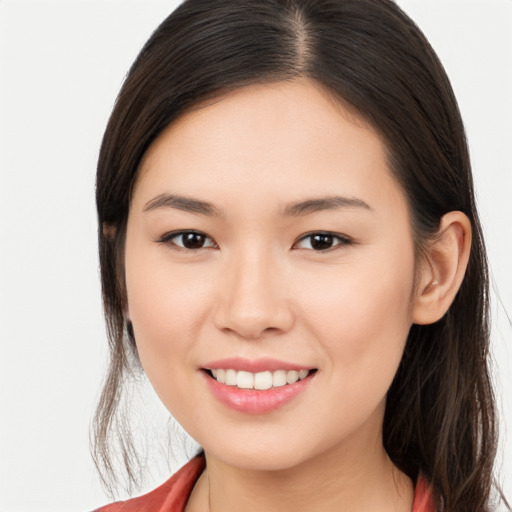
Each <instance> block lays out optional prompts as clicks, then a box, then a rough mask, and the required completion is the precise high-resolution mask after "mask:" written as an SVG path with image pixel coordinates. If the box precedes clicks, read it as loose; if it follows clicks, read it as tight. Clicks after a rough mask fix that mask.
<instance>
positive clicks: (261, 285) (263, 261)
mask: <svg viewBox="0 0 512 512" xmlns="http://www.w3.org/2000/svg"><path fill="white" fill-rule="evenodd" d="M223 274H224V275H222V276H220V279H219V283H220V285H219V290H218V293H219V301H218V306H217V308H216V310H215V318H214V322H215V325H216V327H217V328H218V329H220V330H222V331H224V332H228V333H235V334H237V335H238V336H240V337H243V338H246V339H252V340H255V339H259V338H262V337H264V336H267V335H270V334H279V333H284V332H286V331H288V330H289V329H290V328H291V327H292V325H293V322H294V315H293V311H292V308H291V304H290V301H289V300H288V297H287V287H286V284H285V281H286V279H285V277H284V275H283V272H282V271H281V272H280V271H279V268H278V265H276V264H275V262H272V260H271V258H270V257H268V256H265V255H263V254H259V255H258V254H247V253H245V254H244V255H240V256H239V257H238V258H232V261H229V262H226V268H225V270H224V272H223Z"/></svg>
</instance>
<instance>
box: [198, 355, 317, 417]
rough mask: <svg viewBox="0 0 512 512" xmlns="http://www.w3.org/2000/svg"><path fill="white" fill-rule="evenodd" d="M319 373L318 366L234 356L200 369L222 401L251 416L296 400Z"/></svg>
mask: <svg viewBox="0 0 512 512" xmlns="http://www.w3.org/2000/svg"><path fill="white" fill-rule="evenodd" d="M278 364H279V366H278ZM231 365H233V366H235V368H233V367H232V366H231ZM240 367H242V368H240ZM265 367H266V369H265ZM250 370H253V371H250ZM317 372H318V370H317V368H310V369H307V368H304V367H300V366H297V367H294V366H293V365H290V364H287V363H283V362H277V361H275V360H273V361H271V360H260V361H256V362H249V361H247V360H245V361H243V360H239V359H237V360H233V359H231V360H223V361H221V362H217V363H212V364H210V365H207V366H206V367H204V368H201V373H202V374H203V375H204V379H205V382H206V385H207V387H208V389H209V390H210V392H211V393H212V394H213V396H214V397H215V398H216V399H217V400H218V401H219V402H220V403H221V404H223V405H224V406H227V407H228V408H229V409H231V410H233V411H236V412H237V413H244V414H250V415H255V414H266V413H271V412H273V411H276V410H277V409H280V408H281V407H282V406H284V405H285V404H287V403H289V402H292V401H293V402H294V403H296V402H295V401H296V400H297V399H298V397H300V396H301V395H304V393H306V391H307V389H308V388H310V386H311V383H312V382H313V381H314V380H315V379H314V377H315V376H316V374H317Z"/></svg>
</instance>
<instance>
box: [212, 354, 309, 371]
mask: <svg viewBox="0 0 512 512" xmlns="http://www.w3.org/2000/svg"><path fill="white" fill-rule="evenodd" d="M204 368H206V369H207V370H218V369H223V370H229V369H232V370H236V371H237V372H238V371H245V372H251V373H258V372H267V371H268V372H275V371H277V370H286V371H289V370H297V371H299V370H312V369H313V368H311V367H310V366H303V365H300V364H293V363H287V362H285V361H279V360H277V359H271V358H262V359H255V360H254V361H251V360H250V359H243V358H241V357H230V358H227V359H219V360H217V361H212V362H210V363H206V364H205V365H204Z"/></svg>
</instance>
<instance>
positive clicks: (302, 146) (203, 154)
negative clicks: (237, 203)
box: [135, 79, 397, 200]
mask: <svg viewBox="0 0 512 512" xmlns="http://www.w3.org/2000/svg"><path fill="white" fill-rule="evenodd" d="M386 155H387V149H386V147H385V144H384V142H383V141H382V139H381V137H380V136H379V135H378V134H377V132H376V131H375V130H374V129H373V128H372V127H371V126H370V125H369V124H368V123H367V122H366V121H365V120H364V119H363V118H362V117H360V116H358V115H357V114H355V113H354V112H353V111H351V110H349V109H348V108H347V107H346V106H344V105H343V104H342V103H341V102H338V101H336V100H335V99H334V98H333V97H332V96H331V95H329V94H328V93H327V92H326V91H325V90H323V89H322V88H321V87H320V86H318V85H317V84H315V83H314V82H311V81H308V80H303V79H301V80H295V81H289V82H279V83H271V84H258V85H251V86H247V87H244V88H241V89H237V90H235V91H232V92H229V93H227V94H225V95H222V96H220V97H218V98H216V99H214V100H209V101H205V102H202V103H200V104H197V105H196V106H195V107H194V108H192V109H191V110H190V111H188V112H187V113H186V114H184V115H182V116H181V117H180V118H179V119H178V120H177V121H176V122H174V123H172V124H171V125H170V126H169V127H168V128H167V129H166V130H165V131H164V132H163V133H162V134H161V135H160V136H159V137H158V138H157V139H156V141H155V142H154V143H153V144H152V146H151V147H150V148H149V150H148V151H147V153H146V155H145V156H144V158H143V160H142V162H141V165H140V168H139V177H138V183H137V186H136V187H135V192H136V193H137V191H141V190H142V191H143V192H144V195H145V196H146V198H147V199H149V198H148V197H147V195H148V194H150V193H156V192H158V191H159V190H160V192H177V193H181V192H183V193H187V194H189V193H190V192H191V191H193V192H194V194H195V195H197V194H199V195H205V196H209V195H211V194H212V193H217V192H218V193H221V192H222V193H224V194H225V195H226V197H227V196H228V195H230V194H231V196H232V197H233V198H234V199H236V198H239V197H241V196H243V192H244V191H246V192H250V193H251V196H258V194H259V193H261V194H266V195H267V196H268V195H275V196H276V197H277V198H278V199H279V196H287V197H286V199H288V200H293V199H300V197H299V196H301V195H304V193H305V192H306V191H311V192H315V193H318V194H323V195H325V194H330V193H331V194H332V193H333V192H339V193H344V194H345V195H346V194H351V195H357V196H361V195H368V194H369V195H372V193H375V194H377V193H378V192H379V191H383V186H384V184H387V185H388V186H389V185H392V186H394V187H395V188H396V187H397V184H396V183H395V182H394V179H393V178H392V177H391V174H390V172H389V169H388V165H387V156H386ZM164 189H172V190H164ZM334 189H338V190H334ZM294 196H296V197H294Z"/></svg>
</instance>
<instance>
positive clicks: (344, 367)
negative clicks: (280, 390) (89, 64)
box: [125, 80, 470, 512]
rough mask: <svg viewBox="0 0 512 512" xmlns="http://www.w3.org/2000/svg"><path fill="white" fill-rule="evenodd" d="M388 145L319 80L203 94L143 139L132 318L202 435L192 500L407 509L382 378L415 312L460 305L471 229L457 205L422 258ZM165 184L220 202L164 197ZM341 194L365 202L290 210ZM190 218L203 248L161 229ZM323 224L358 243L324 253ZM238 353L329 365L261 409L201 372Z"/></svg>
mask: <svg viewBox="0 0 512 512" xmlns="http://www.w3.org/2000/svg"><path fill="white" fill-rule="evenodd" d="M385 154H386V148H385V146H384V144H383V141H382V140H381V138H380V137H379V135H378V134H377V133H376V132H375V130H374V129H372V127H371V126H369V125H368V124H367V123H365V122H364V121H363V120H362V119H361V118H360V117H358V116H357V115H355V114H354V113H351V112H349V111H348V110H347V109H346V108H344V107H343V106H342V105H340V104H339V103H336V102H334V101H333V99H332V98H330V97H329V96H328V95H327V94H326V93H324V92H323V91H322V90H321V88H320V87H319V86H317V85H315V84H313V83H312V82H309V81H307V80H296V81H293V82H283V83H277V84H263V85H254V86H249V87H245V88H243V89H240V90H237V91H235V92H231V93H229V94H227V95H225V96H222V97H220V98H219V99H217V100H216V101H215V102H213V103H212V102H211V103H210V104H203V105H199V106H198V107H197V108H195V109H194V110H193V111H190V112H189V113H187V114H185V115H184V116H182V117H181V118H180V119H179V120H178V121H177V122H175V123H173V124H172V125H171V126H170V127H168V129H167V130H166V131H164V132H163V133H162V134H161V135H160V137H159V138H158V139H157V140H156V141H155V142H154V143H153V145H152V146H151V147H150V149H149V150H148V151H147V153H146V155H145V157H144V159H143V161H142V163H141V166H140V169H139V175H138V179H137V182H136V185H135V188H134V192H133V196H132V201H131V205H130V213H129V219H128V227H127V236H126V248H125V271H126V287H127V296H128V311H127V315H128V316H129V318H130V319H131V320H132V322H133V326H134V333H135V339H136V340H137V348H138V351H139V355H140V359H141V362H142V365H143V367H144V370H145V372H146V374H147V376H148V378H149V379H150V381H151V383H152V385H153V386H154V388H155V390H156V392H157V393H158V395H159V397H160V398H161V400H162V402H163V403H164V404H165V405H166V407H167V408H168V409H169V411H170V412H171V413H172V415H173V416H174V417H175V418H176V419H177V420H178V421H179V422H180V423H181V425H182V426H183V427H184V428H185V429H186V430H187V431H188V432H189V433H190V434H191V435H192V437H194V438H195V439H196V440H197V441H198V442H199V443H200V444H201V445H202V446H203V447H204V449H205V453H206V458H207V466H208V470H207V471H205V473H203V475H202V476H201V477H200V479H199V480H198V483H197V484H196V487H195V488H194V491H193V493H192V496H191V498H190V500H189V503H188V505H187V511H189V512H190V511H206V510H208V509H209V507H210V509H211V510H212V511H218V510H222V511H223V512H229V511H235V510H244V511H245V512H250V511H252V510H260V511H261V510H268V511H272V510H279V511H287V510H290V511H291V510H293V511H294V512H295V511H297V510H322V511H323V512H329V511H331V510H332V511H339V510H350V511H366V510H368V511H370V510H372V511H375V510H379V511H387V510H394V511H401V510H403V511H406V510H408V511H410V510H411V506H412V500H413V485H412V483H411V481H410V480H409V479H408V478H407V477H406V476H405V475H404V474H402V473H401V472H400V471H399V470H398V469H397V468H395V467H394V466H393V464H392V463H391V461H390V460H389V458H388V457H387V455H386V453H385V450H384V448H383V445H382V422H383V414H384V408H385V397H386V392H387V390H388V388H389V386H390V384H391V381H392V379H393V376H394V374H395V372H396V370H397V367H398V364H399V362H400V359H401V356H402V352H403V349H404V345H405V341H406V338H407V334H408V331H409V329H410V326H411V325H412V323H413V322H414V321H418V322H422V323H428V322H430V321H435V319H436V318H435V317H436V316H440V315H441V316H442V314H444V311H445V310H446V308H447V307H448V305H449V303H450V302H451V300H452V298H453V295H454V293H455V292H456V289H457V288H458V284H460V280H461V279H462V277H461V275H463V270H464V258H465V256H464V255H463V256H461V254H462V253H464V250H465V249H467V248H468V244H469V240H470V236H469V235H468V233H469V226H468V224H467V223H466V224H465V221H464V219H463V216H462V214H460V215H457V213H460V212H451V213H452V214H453V213H455V215H452V217H450V218H448V219H447V220H446V221H445V222H444V224H443V226H442V229H443V230H444V231H443V233H444V232H446V233H447V236H446V237H440V238H439V240H440V241H439V247H438V250H436V251H432V256H431V258H430V262H428V264H427V262H423V263H421V264H418V262H416V261H415V257H414V243H413V238H412V233H411V226H410V215H409V210H408V205H407V201H406V198H405V195H404V193H403V191H402V189H401V187H400V186H399V184H398V183H397V182H396V181H395V179H394V178H393V177H392V176H391V174H390V172H389V169H388V166H387V162H386V157H385ZM162 194H174V195H180V196H186V197H193V198H195V199H198V200H201V201H207V202H209V203H211V204H212V205H213V206H214V207H215V208H216V209H217V210H221V213H220V215H219V216H212V215H205V214H203V213H197V212H195V213H194V212H190V211H184V210H181V209H178V208H175V207H172V206H169V205H167V206H166V205H156V206H155V202H154V200H155V198H158V197H159V196H161V195H162ZM334 195H336V196H342V197H344V198H349V199H351V200H353V199H357V201H359V202H364V203H365V205H367V206H361V204H349V205H348V206H347V205H345V206H339V207H337V208H329V209H321V210H319V211H310V212H306V213H303V214H302V215H296V216H284V215H283V212H284V211H285V209H286V206H287V205H289V204H292V203H297V202H301V201H305V200H307V199H312V198H323V197H326V196H334ZM152 201H153V202H152ZM150 205H152V206H153V207H150ZM461 226H462V227H461ZM178 230H194V231H199V232H201V233H204V234H205V235H207V237H208V238H206V239H205V240H206V242H205V247H204V248H202V249H183V248H180V247H178V246H177V245H175V244H180V243H183V239H182V238H180V237H174V238H170V237H169V236H167V238H165V241H163V240H164V237H165V235H166V234H168V233H171V232H174V231H178ZM318 231H322V232H325V231H327V232H333V233H336V234H339V235H341V236H342V237H344V238H345V239H347V240H349V243H339V241H340V240H339V239H337V238H334V239H333V244H332V247H331V248H330V249H329V250H327V251H323V252H319V251H315V250H313V249H312V248H311V245H310V243H311V239H310V238H304V237H305V236H307V235H308V234H311V232H318ZM443 241H444V245H442V244H443ZM180 249H181V250H180ZM467 251H469V249H467ZM467 251H466V252H467ZM466 261H467V258H466ZM448 280H450V282H449V283H448ZM415 284H416V286H415ZM443 285H446V286H445V289H444V291H443V290H442V289H441V288H442V286H443ZM453 290H455V291H454V292H453V293H452V291H453ZM436 293H437V295H436ZM443 301H444V302H443ZM233 356H241V357H245V358H247V359H258V358H262V357H272V358H276V359H279V360H283V361H287V362H291V363H295V364H298V365H301V366H306V367H308V368H316V369H317V372H316V374H315V376H314V378H313V379H312V381H311V383H310V385H309V386H308V387H307V388H306V389H305V391H304V392H303V393H301V394H300V395H299V396H298V397H296V398H295V399H294V400H292V401H291V402H290V403H288V404H286V405H285V406H283V407H281V408H279V409H278V410H275V411H272V412H270V413H266V414H261V415H248V414H244V413H240V412H236V411H233V410H231V409H229V408H227V407H226V406H225V405H223V404H221V403H220V402H219V401H218V400H217V399H216V398H215V397H214V396H213V395H212V394H211V392H210V391H209V389H208V388H207V386H206V384H205V376H204V372H203V371H202V368H204V367H205V365H206V364H207V363H208V362H209V361H214V360H216V359H221V358H226V357H233ZM209 502H210V503H209Z"/></svg>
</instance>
